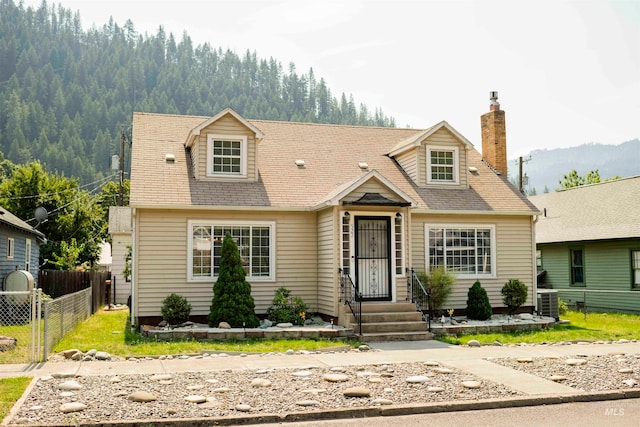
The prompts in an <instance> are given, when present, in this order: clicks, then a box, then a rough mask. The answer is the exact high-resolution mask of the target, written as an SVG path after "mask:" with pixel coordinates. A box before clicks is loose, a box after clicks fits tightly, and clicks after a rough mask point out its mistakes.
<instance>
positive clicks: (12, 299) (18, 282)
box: [3, 270, 35, 304]
mask: <svg viewBox="0 0 640 427" xmlns="http://www.w3.org/2000/svg"><path fill="white" fill-rule="evenodd" d="M34 283H35V281H34V280H33V275H32V274H31V273H29V272H28V271H26V270H16V271H12V272H11V273H9V274H7V277H5V278H4V286H3V290H4V291H7V292H30V291H31V290H33V286H34ZM7 301H8V302H9V303H12V304H24V303H25V302H26V301H29V298H28V297H27V296H25V295H7Z"/></svg>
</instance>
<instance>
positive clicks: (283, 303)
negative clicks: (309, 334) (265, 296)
mask: <svg viewBox="0 0 640 427" xmlns="http://www.w3.org/2000/svg"><path fill="white" fill-rule="evenodd" d="M308 310H309V306H308V305H307V304H305V303H304V301H303V300H302V298H301V297H292V296H291V291H290V290H289V289H286V288H283V287H281V288H278V289H276V293H275V296H274V297H273V301H271V307H269V308H268V309H267V319H269V320H271V321H272V322H273V323H293V324H294V325H302V324H304V320H305V318H306V314H307V311H308Z"/></svg>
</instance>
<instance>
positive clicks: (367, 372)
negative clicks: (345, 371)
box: [356, 371, 380, 378]
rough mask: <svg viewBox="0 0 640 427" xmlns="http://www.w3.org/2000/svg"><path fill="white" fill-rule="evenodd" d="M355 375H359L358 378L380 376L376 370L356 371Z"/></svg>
mask: <svg viewBox="0 0 640 427" xmlns="http://www.w3.org/2000/svg"><path fill="white" fill-rule="evenodd" d="M356 376H357V377H360V378H362V377H371V376H377V377H379V376H380V374H379V373H377V372H371V371H363V372H358V373H357V374H356Z"/></svg>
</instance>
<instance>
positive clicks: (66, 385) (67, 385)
mask: <svg viewBox="0 0 640 427" xmlns="http://www.w3.org/2000/svg"><path fill="white" fill-rule="evenodd" d="M58 388H59V389H60V390H66V391H69V390H80V389H81V388H82V384H80V383H79V382H78V381H65V382H63V383H62V384H60V385H59V386H58Z"/></svg>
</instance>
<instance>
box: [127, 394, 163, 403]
mask: <svg viewBox="0 0 640 427" xmlns="http://www.w3.org/2000/svg"><path fill="white" fill-rule="evenodd" d="M128 399H129V400H131V401H133V402H141V403H146V402H153V401H154V400H158V398H157V397H156V396H154V395H153V394H151V393H149V392H146V391H136V392H133V393H131V394H130V395H129V397H128Z"/></svg>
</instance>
